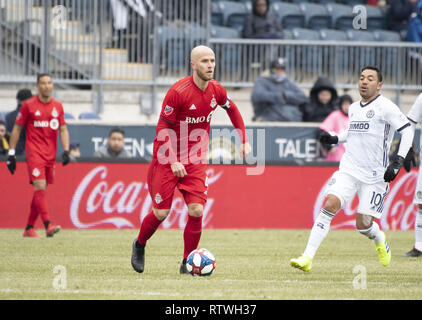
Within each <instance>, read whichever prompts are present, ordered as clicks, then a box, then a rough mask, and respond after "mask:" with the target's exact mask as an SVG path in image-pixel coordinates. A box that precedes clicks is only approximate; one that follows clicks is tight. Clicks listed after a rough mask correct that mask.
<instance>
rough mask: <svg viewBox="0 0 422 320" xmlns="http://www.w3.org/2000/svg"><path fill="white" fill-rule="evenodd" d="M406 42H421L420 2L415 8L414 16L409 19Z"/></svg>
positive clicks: (421, 18)
mask: <svg viewBox="0 0 422 320" xmlns="http://www.w3.org/2000/svg"><path fill="white" fill-rule="evenodd" d="M406 41H411V42H422V1H419V2H418V5H417V7H416V16H415V17H413V18H412V19H410V21H409V27H408V28H407V34H406Z"/></svg>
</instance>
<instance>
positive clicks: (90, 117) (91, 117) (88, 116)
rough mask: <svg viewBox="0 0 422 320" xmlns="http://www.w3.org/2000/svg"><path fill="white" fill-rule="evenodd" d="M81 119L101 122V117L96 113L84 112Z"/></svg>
mask: <svg viewBox="0 0 422 320" xmlns="http://www.w3.org/2000/svg"><path fill="white" fill-rule="evenodd" d="M79 119H81V120H82V119H83V120H101V117H100V116H99V115H98V114H97V113H95V112H82V113H81V114H80V115H79Z"/></svg>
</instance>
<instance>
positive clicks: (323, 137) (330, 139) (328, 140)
mask: <svg viewBox="0 0 422 320" xmlns="http://www.w3.org/2000/svg"><path fill="white" fill-rule="evenodd" d="M319 142H321V143H322V144H337V143H338V137H337V136H332V135H331V134H329V133H328V132H325V131H323V132H321V134H320V135H319Z"/></svg>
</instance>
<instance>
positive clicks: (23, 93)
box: [5, 89, 32, 155]
mask: <svg viewBox="0 0 422 320" xmlns="http://www.w3.org/2000/svg"><path fill="white" fill-rule="evenodd" d="M31 97H32V92H31V90H29V89H20V90H19V91H18V93H17V94H16V100H17V103H18V106H17V107H16V109H15V110H13V111H11V112H9V113H8V114H7V115H6V119H5V120H6V129H7V131H8V132H12V129H13V126H14V125H15V120H16V116H17V115H18V113H19V110H20V109H21V106H22V103H23V102H24V101H25V100H26V99H29V98H31ZM24 152H25V128H23V129H22V132H21V135H20V136H19V140H18V144H17V145H16V150H15V154H16V155H22V154H24Z"/></svg>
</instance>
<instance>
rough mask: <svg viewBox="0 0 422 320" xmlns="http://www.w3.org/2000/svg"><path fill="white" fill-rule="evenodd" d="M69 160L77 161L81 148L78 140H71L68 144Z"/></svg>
mask: <svg viewBox="0 0 422 320" xmlns="http://www.w3.org/2000/svg"><path fill="white" fill-rule="evenodd" d="M69 156H70V161H73V162H75V161H77V159H78V158H80V157H81V149H80V145H79V143H78V142H71V143H70V146H69Z"/></svg>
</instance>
